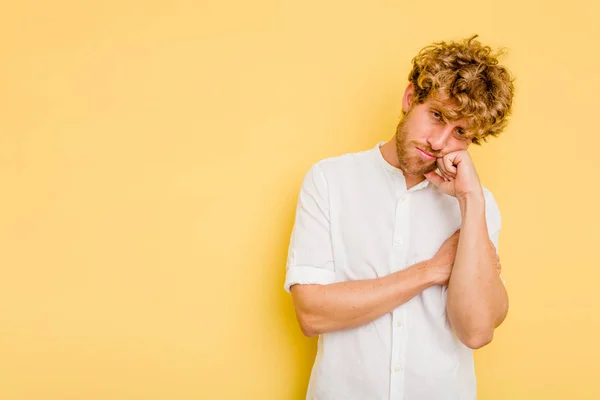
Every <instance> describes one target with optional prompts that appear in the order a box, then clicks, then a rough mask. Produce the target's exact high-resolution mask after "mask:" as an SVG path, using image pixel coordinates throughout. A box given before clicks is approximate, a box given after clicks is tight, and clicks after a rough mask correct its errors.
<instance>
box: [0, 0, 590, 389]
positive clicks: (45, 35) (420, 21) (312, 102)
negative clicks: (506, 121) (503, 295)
mask: <svg viewBox="0 0 600 400" xmlns="http://www.w3.org/2000/svg"><path fill="white" fill-rule="evenodd" d="M552 4H553V3H548V2H546V1H517V0H508V1H503V2H502V3H499V2H481V1H464V2H460V3H453V2H445V1H439V0H434V1H430V2H427V3H422V2H418V1H413V2H406V3H405V2H399V1H383V0H382V1H370V2H353V1H341V0H336V1H325V2H323V1H316V0H309V1H296V2H290V1H273V0H271V1H269V0H259V1H253V2H246V1H240V0H235V1H234V0H230V1H201V2H192V1H190V2H167V1H164V2H162V3H159V2H142V1H137V2H134V1H125V2H123V1H114V0H110V1H105V2H87V1H65V0H57V1H54V2H31V1H22V2H12V4H10V5H9V4H8V2H5V4H3V7H2V12H1V13H0V38H1V39H0V51H1V53H0V54H1V57H2V61H1V62H0V187H1V190H2V194H1V195H0V199H1V200H0V265H1V274H0V398H1V399H2V400H17V399H18V400H30V399H40V400H41V399H43V400H67V399H78V400H79V399H86V400H96V399H118V400H120V399H161V400H163V399H164V400H167V399H168V400H171V399H177V400H179V399H277V400H279V399H301V398H303V395H304V391H305V388H306V384H307V381H308V376H309V372H310V368H311V366H312V362H313V357H314V352H315V344H316V341H315V339H307V338H305V337H303V336H302V335H301V333H300V330H299V329H298V326H297V323H296V320H295V316H294V314H293V308H292V303H291V299H290V297H288V295H287V294H286V293H285V292H284V291H283V281H284V273H285V259H286V252H287V245H288V240H289V235H290V233H291V228H292V223H293V218H294V212H295V204H296V199H297V194H298V191H299V187H300V183H301V180H302V177H303V176H304V174H305V172H306V171H307V169H308V167H309V166H310V165H311V164H312V163H314V162H316V161H318V160H320V159H322V158H325V157H329V156H334V155H338V154H343V153H346V152H350V151H360V150H364V149H368V148H371V147H373V146H374V145H375V143H376V142H377V141H379V140H388V139H389V138H390V137H391V136H392V135H393V132H394V128H395V126H396V123H397V121H398V117H399V115H400V106H401V96H402V92H403V90H404V88H405V86H406V83H407V74H408V71H409V69H410V59H411V58H412V56H414V55H415V54H416V52H417V51H418V50H419V49H420V48H421V47H423V46H425V45H427V44H429V43H431V42H433V41H437V40H442V39H458V38H462V37H465V36H468V35H470V34H472V33H479V34H480V39H481V40H482V41H484V42H486V43H489V44H490V45H492V46H499V45H503V46H506V47H507V48H508V50H509V53H508V56H507V57H506V58H505V62H506V64H507V65H508V66H509V68H511V70H512V71H513V73H514V74H515V75H516V77H517V81H516V87H517V95H516V98H515V107H514V115H513V118H512V122H511V123H510V125H509V128H508V129H507V130H506V132H505V133H504V134H503V135H502V136H501V137H500V138H499V139H492V141H490V142H489V143H487V144H484V145H483V146H482V147H481V148H473V147H472V152H471V153H472V155H473V157H474V158H475V161H476V165H477V166H478V171H479V173H480V176H481V179H482V182H483V184H484V185H486V186H487V187H488V188H490V189H491V190H492V192H493V193H494V195H495V196H496V199H497V201H498V203H499V206H500V209H501V212H502V216H503V230H502V232H501V236H500V246H499V247H500V257H501V261H502V265H503V275H504V278H505V279H506V281H507V285H508V289H509V294H510V299H511V303H510V305H511V309H510V312H509V316H508V318H507V320H506V321H505V323H504V324H503V325H502V326H501V327H500V328H499V329H498V330H497V332H496V336H495V339H494V341H493V342H492V344H491V345H489V346H487V347H485V348H483V349H481V350H478V351H476V353H475V357H476V363H477V374H478V385H479V386H478V392H479V398H481V399H484V400H499V399H511V400H512V399H517V400H520V399H523V400H530V399H544V400H549V399H561V400H567V399H568V400H571V399H600V382H599V378H600V368H599V366H598V365H599V364H598V363H599V361H598V360H599V359H600V345H599V344H598V340H599V339H600V312H599V307H600V299H599V297H598V292H599V289H598V281H599V280H600V272H599V268H598V267H599V262H598V248H599V246H600V243H599V240H598V239H599V234H598V226H599V225H600V214H599V211H598V203H599V202H600V195H599V194H598V156H597V154H598V151H599V149H600V132H599V129H598V116H599V113H600V112H599V109H598V106H599V102H598V96H599V93H600V78H599V74H598V71H599V60H600V56H599V53H598V51H597V46H598V43H597V41H598V39H599V38H600V35H599V33H600V32H599V29H598V21H597V15H598V9H597V6H593V5H592V4H594V2H592V1H587V2H586V1H583V0H575V1H570V2H564V3H563V4H562V5H561V6H560V7H557V6H553V5H552Z"/></svg>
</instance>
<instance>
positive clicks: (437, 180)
mask: <svg viewBox="0 0 600 400" xmlns="http://www.w3.org/2000/svg"><path fill="white" fill-rule="evenodd" d="M436 162H437V165H438V168H439V170H440V172H441V174H442V176H440V175H439V174H437V173H436V172H435V171H431V172H428V173H427V174H425V178H427V180H429V181H430V182H431V183H433V184H434V185H435V186H436V187H438V188H439V189H440V190H441V191H442V192H444V193H446V194H447V195H450V196H453V197H456V198H458V199H461V198H464V197H466V196H468V195H471V194H476V195H481V196H483V189H482V188H481V183H480V182H479V175H477V170H476V169H475V165H474V164H473V160H472V159H471V156H470V155H469V153H468V152H467V151H466V150H459V151H454V152H452V153H448V154H446V155H445V156H443V157H440V158H438V159H437V161H436Z"/></svg>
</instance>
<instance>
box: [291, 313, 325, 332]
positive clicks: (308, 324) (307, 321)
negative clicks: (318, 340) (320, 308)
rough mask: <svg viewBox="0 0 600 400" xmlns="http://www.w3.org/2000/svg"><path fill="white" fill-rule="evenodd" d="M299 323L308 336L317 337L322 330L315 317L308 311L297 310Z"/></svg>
mask: <svg viewBox="0 0 600 400" xmlns="http://www.w3.org/2000/svg"><path fill="white" fill-rule="evenodd" d="M296 314H297V316H298V323H299V325H300V330H301V331H302V333H303V334H304V336H306V337H309V338H311V337H315V336H318V335H320V334H321V333H322V332H321V331H320V330H319V329H318V327H317V324H316V323H315V322H316V321H315V318H314V317H313V316H312V315H311V314H309V313H307V312H297V313H296Z"/></svg>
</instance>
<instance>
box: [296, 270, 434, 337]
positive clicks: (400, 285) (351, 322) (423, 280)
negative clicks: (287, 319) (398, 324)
mask: <svg viewBox="0 0 600 400" xmlns="http://www.w3.org/2000/svg"><path fill="white" fill-rule="evenodd" d="M432 284H433V280H432V276H431V273H430V271H429V269H428V265H427V263H426V262H422V263H418V264H415V265H413V266H411V267H409V268H407V269H405V270H402V271H398V272H395V273H392V274H390V275H388V276H385V277H382V278H377V279H369V280H357V281H349V282H339V283H333V284H329V285H294V286H292V288H291V291H292V295H293V296H294V304H295V306H296V314H297V316H298V320H299V322H300V326H301V328H302V331H303V332H304V334H306V335H307V336H314V335H319V334H322V333H325V332H331V331H337V330H343V329H350V328H354V327H357V326H360V325H364V324H366V323H368V322H370V321H373V320H375V319H377V318H379V317H381V316H382V315H384V314H385V313H388V312H390V311H392V310H393V309H395V308H396V307H398V306H400V305H401V304H403V303H405V302H407V301H408V300H410V299H411V298H413V297H414V296H416V295H417V294H419V293H420V292H421V291H423V290H424V289H426V288H427V287H429V286H431V285H432Z"/></svg>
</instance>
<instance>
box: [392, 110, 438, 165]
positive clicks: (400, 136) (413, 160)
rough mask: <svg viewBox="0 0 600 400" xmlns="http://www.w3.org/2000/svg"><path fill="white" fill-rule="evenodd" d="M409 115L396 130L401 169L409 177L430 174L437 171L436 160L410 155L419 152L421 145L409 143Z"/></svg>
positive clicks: (397, 152) (397, 151)
mask: <svg viewBox="0 0 600 400" xmlns="http://www.w3.org/2000/svg"><path fill="white" fill-rule="evenodd" d="M407 117H408V114H406V115H405V116H404V118H403V119H402V121H400V123H399V124H398V128H397V129H396V154H397V155H398V161H399V162H400V169H401V170H402V171H403V172H404V173H405V174H409V175H418V176H420V175H425V174H426V173H428V172H431V171H435V169H436V168H437V164H436V162H435V160H432V161H429V162H428V161H425V160H423V159H422V158H421V157H420V156H419V155H418V154H413V155H411V154H409V153H408V152H409V151H410V150H412V151H413V152H415V153H416V152H417V151H418V150H417V149H416V148H417V146H419V143H417V142H414V141H411V142H409V141H408V131H407V130H406V118H407Z"/></svg>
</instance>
